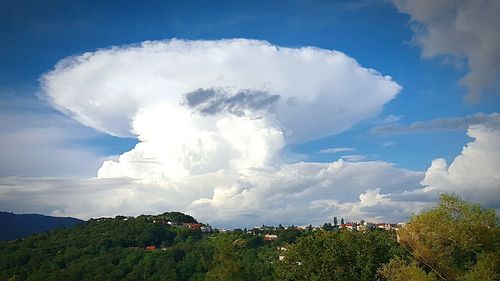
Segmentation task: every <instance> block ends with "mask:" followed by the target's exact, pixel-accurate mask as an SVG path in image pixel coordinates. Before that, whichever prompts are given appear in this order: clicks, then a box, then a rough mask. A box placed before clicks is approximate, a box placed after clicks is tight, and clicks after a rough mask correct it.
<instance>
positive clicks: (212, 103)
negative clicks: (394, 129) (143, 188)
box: [42, 39, 401, 183]
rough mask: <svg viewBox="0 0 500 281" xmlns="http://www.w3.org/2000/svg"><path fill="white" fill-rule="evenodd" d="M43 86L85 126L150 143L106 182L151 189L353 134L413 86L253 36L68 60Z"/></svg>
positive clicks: (111, 167) (273, 160) (113, 166)
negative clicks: (134, 182)
mask: <svg viewBox="0 0 500 281" xmlns="http://www.w3.org/2000/svg"><path fill="white" fill-rule="evenodd" d="M42 81H43V90H44V93H45V95H46V97H47V98H48V99H49V100H50V101H51V102H52V103H53V104H54V106H56V107H57V108H59V109H60V110H62V111H64V112H67V113H68V114H70V115H72V116H74V118H75V119H76V120H78V121H79V122H81V123H82V124H85V125H87V126H90V127H93V128H95V129H97V130H100V131H103V132H106V133H108V134H112V135H117V136H136V137H137V138H138V139H139V141H140V143H139V144H137V145H136V147H135V148H134V149H133V150H131V151H129V152H126V153H124V154H122V155H121V156H120V157H119V160H118V161H106V162H105V163H104V164H103V166H102V167H101V169H100V170H99V172H98V176H99V177H101V178H112V177H122V176H129V177H133V178H138V179H142V180H144V181H145V182H148V183H161V182H162V181H169V180H170V179H175V178H183V177H189V176H193V175H200V174H204V173H209V172H216V171H219V170H231V171H238V170H240V169H246V168H251V167H267V166H273V165H275V164H279V162H280V160H279V158H280V155H279V152H280V150H281V149H282V148H283V147H284V146H285V145H286V144H289V143H294V142H295V143H296V142H303V141H307V140H312V139H316V138H321V137H325V136H328V135H331V134H335V133H339V132H341V131H344V130H346V129H348V128H350V127H351V126H352V125H354V124H356V123H358V122H360V121H361V120H363V119H365V118H368V117H371V116H373V115H374V114H376V113H378V112H379V111H380V110H381V109H382V106H383V105H384V104H385V103H387V102H388V101H390V100H391V99H392V98H394V97H395V96H396V94H397V93H398V92H399V91H400V90H401V87H400V86H399V85H398V84H396V83H395V82H393V81H392V80H391V78H390V77H388V76H382V75H381V74H379V73H377V72H376V71H374V70H371V69H366V68H363V67H361V66H360V65H359V64H358V63H357V62H356V61H355V60H354V59H352V58H350V57H348V56H346V55H345V54H343V53H340V52H336V51H330V50H323V49H318V48H313V47H304V48H284V47H277V46H274V45H271V44H269V43H267V42H264V41H255V40H246V39H233V40H219V41H184V40H169V41H155V42H144V43H142V44H140V45H137V46H125V47H115V48H111V49H105V50H100V51H97V52H93V53H86V54H84V55H81V56H76V57H72V58H68V59H65V60H63V61H61V62H60V63H58V64H57V65H56V67H55V69H54V70H53V71H51V72H49V73H47V74H45V75H44V76H43V79H42Z"/></svg>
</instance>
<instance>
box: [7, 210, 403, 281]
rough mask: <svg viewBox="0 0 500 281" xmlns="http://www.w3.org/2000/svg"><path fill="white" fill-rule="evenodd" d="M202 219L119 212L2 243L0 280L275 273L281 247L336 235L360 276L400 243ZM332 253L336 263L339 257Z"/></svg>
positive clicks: (262, 276) (389, 235)
mask: <svg viewBox="0 0 500 281" xmlns="http://www.w3.org/2000/svg"><path fill="white" fill-rule="evenodd" d="M199 226H202V224H199V223H197V221H196V220H195V219H194V218H192V217H190V216H187V215H184V214H182V213H164V214H160V215H156V216H149V215H141V216H139V217H125V216H117V217H115V218H99V219H91V220H89V221H87V222H84V223H81V224H77V225H75V226H74V227H72V228H62V229H56V230H53V231H51V232H50V233H42V234H37V235H32V236H29V237H27V238H25V239H23V240H17V241H10V242H4V243H0V280H44V281H46V280H134V281H136V280H252V281H254V280H276V278H275V276H274V275H275V274H276V273H275V271H276V270H277V269H279V268H276V266H275V265H277V263H278V261H279V260H280V258H279V257H280V256H281V255H283V254H284V252H283V251H284V250H283V249H286V248H287V247H290V249H291V250H293V246H294V244H295V243H296V242H297V241H301V239H303V238H306V237H312V238H314V237H316V238H314V239H318V241H325V242H327V241H337V242H335V243H334V244H331V247H333V249H336V250H338V251H340V252H344V253H343V254H342V259H345V260H352V261H355V260H359V262H357V263H356V264H353V265H352V268H346V269H344V270H343V271H344V272H345V273H343V275H340V276H352V278H357V279H352V278H348V279H345V280H377V279H376V278H375V276H376V269H377V268H378V267H379V266H380V265H381V264H382V263H384V262H387V261H388V260H389V259H390V257H391V256H392V255H393V253H395V252H397V251H398V249H400V248H399V246H398V245H397V242H396V237H395V235H394V233H393V232H389V231H384V230H375V231H371V232H367V233H364V232H353V231H347V230H346V231H336V232H329V231H325V230H321V229H319V230H315V231H313V230H310V229H307V230H304V229H302V230H299V229H297V228H295V227H289V228H287V229H285V228H272V227H262V228H255V229H252V230H251V231H250V230H248V231H244V230H234V231H231V232H227V233H213V234H206V233H205V234H204V233H202V229H201V228H200V227H199ZM266 234H269V235H268V236H266ZM265 237H268V238H271V239H266V238H265ZM273 237H274V238H273ZM297 245H298V246H297V247H299V248H301V247H303V246H302V244H297ZM311 249H312V248H311ZM346 250H347V251H346ZM340 252H339V253H340ZM316 254H319V255H321V254H322V255H325V254H327V252H325V253H321V252H318V253H316ZM361 255H362V256H363V258H362V259H361V258H358V257H360V256H361ZM335 259H336V258H335V257H332V258H330V261H332V262H333V263H332V264H335V263H337V264H338V265H339V266H340V265H341V262H343V260H341V259H336V260H335ZM276 272H278V271H276ZM356 272H357V273H356ZM353 274H354V275H353ZM361 275H363V276H365V277H363V278H362V279H359V278H358V277H359V276H361Z"/></svg>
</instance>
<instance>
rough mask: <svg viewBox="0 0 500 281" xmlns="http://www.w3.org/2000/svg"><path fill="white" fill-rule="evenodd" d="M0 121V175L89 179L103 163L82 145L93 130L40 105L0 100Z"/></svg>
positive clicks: (94, 152)
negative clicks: (0, 101)
mask: <svg viewBox="0 0 500 281" xmlns="http://www.w3.org/2000/svg"><path fill="white" fill-rule="evenodd" d="M0 120H2V122H0V155H1V161H0V176H28V177H33V176H78V177H91V176H95V171H96V169H97V168H99V166H100V165H101V163H102V161H103V158H102V155H100V154H99V153H98V152H97V151H96V150H95V149H92V148H89V147H88V146H85V145H83V144H82V143H83V142H84V141H86V140H87V141H88V140H90V139H92V138H94V137H96V136H97V134H96V132H95V131H94V130H92V129H89V128H86V127H84V126H82V125H81V124H79V123H77V122H75V121H74V120H72V119H70V118H68V117H66V116H63V115H61V114H58V113H54V112H52V110H51V109H50V108H48V107H46V106H44V105H43V104H41V103H40V102H37V101H33V100H27V99H18V98H8V99H3V100H2V103H1V104H0Z"/></svg>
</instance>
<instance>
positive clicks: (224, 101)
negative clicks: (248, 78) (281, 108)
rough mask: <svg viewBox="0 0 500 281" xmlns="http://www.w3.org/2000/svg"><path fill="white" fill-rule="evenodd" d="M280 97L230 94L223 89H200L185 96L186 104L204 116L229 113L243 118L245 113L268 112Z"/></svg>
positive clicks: (262, 94)
mask: <svg viewBox="0 0 500 281" xmlns="http://www.w3.org/2000/svg"><path fill="white" fill-rule="evenodd" d="M279 97H280V96H279V95H269V94H267V93H265V92H261V91H252V90H240V91H238V92H236V93H228V92H227V91H225V90H223V89H198V90H195V91H194V92H191V93H187V94H186V95H185V98H186V102H185V104H186V105H187V106H189V107H191V108H193V109H195V110H196V111H198V112H200V113H203V114H212V115H213V114H217V113H222V112H228V113H232V114H236V115H240V116H241V115H244V114H245V111H258V110H264V111H267V110H269V109H270V107H272V105H273V104H275V103H276V102H277V101H278V99H279Z"/></svg>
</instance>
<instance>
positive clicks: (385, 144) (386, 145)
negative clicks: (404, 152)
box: [382, 141, 398, 147]
mask: <svg viewBox="0 0 500 281" xmlns="http://www.w3.org/2000/svg"><path fill="white" fill-rule="evenodd" d="M396 145H398V142H397V141H388V142H385V143H383V144H382V146H383V147H391V146H396Z"/></svg>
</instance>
